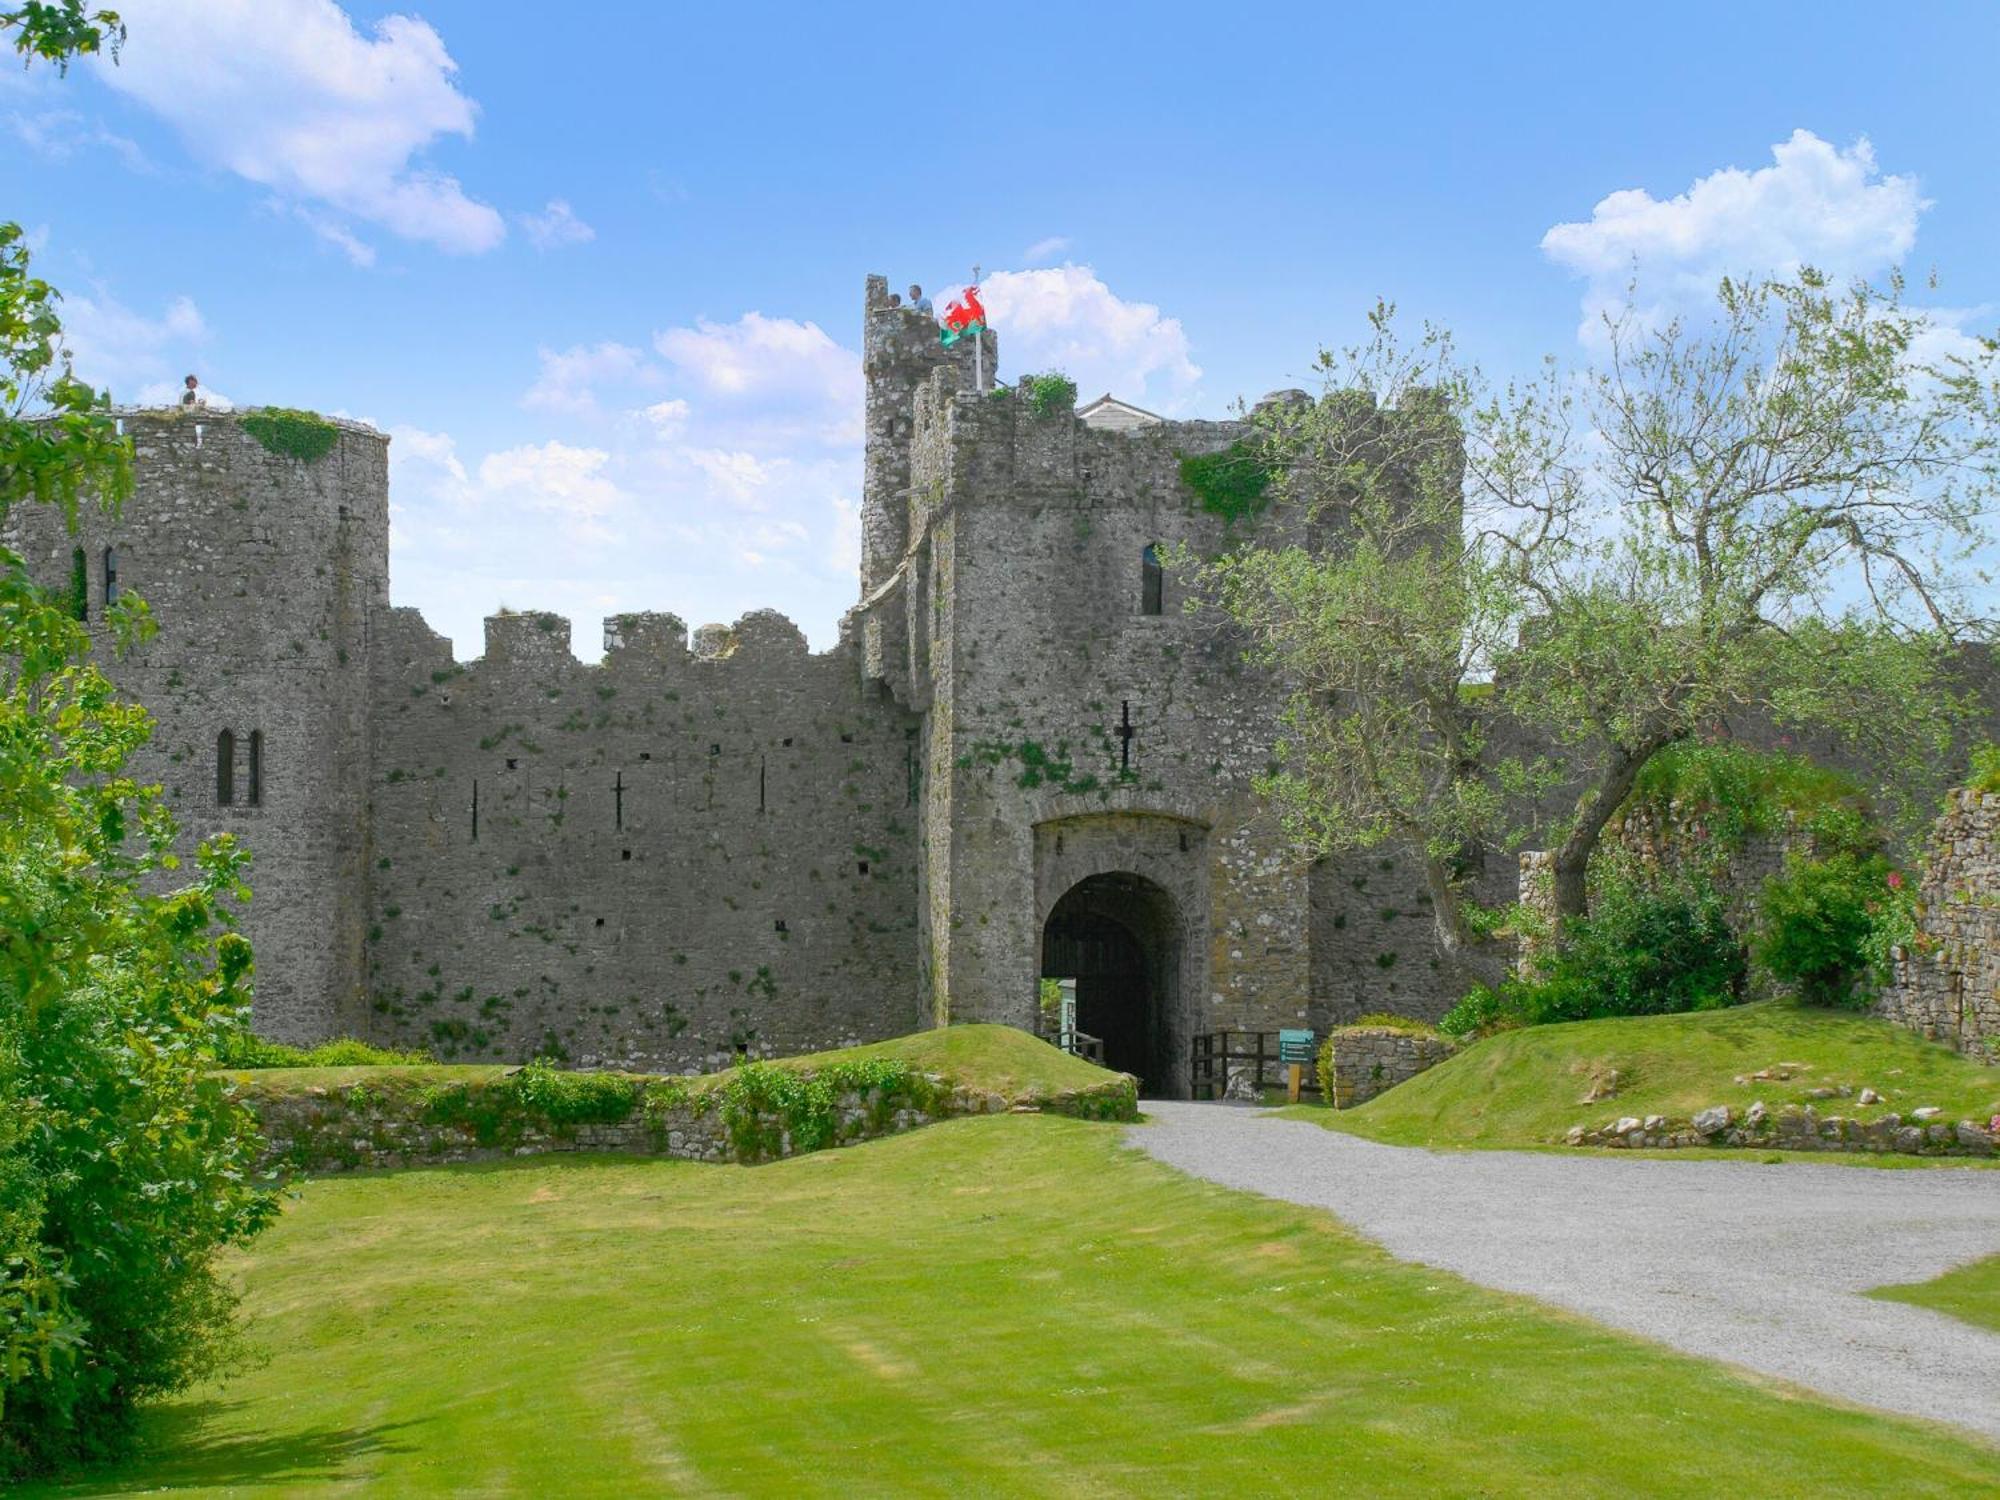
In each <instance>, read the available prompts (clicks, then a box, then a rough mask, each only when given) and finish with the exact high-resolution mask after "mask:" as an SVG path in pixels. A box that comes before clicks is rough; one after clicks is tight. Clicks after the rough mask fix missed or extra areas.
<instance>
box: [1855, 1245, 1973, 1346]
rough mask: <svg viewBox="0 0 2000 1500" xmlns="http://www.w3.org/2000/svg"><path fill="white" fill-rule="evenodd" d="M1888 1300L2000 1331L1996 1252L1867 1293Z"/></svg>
mask: <svg viewBox="0 0 2000 1500" xmlns="http://www.w3.org/2000/svg"><path fill="white" fill-rule="evenodd" d="M1868 1295H1869V1296H1871V1297H1881V1298H1883V1299H1885V1300H1887V1301H1890V1302H1914V1303H1915V1304H1916V1305H1917V1306H1918V1307H1930V1308H1935V1309H1936V1310H1937V1311H1939V1312H1941V1313H1948V1314H1949V1315H1950V1316H1952V1317H1954V1318H1958V1319H1960V1320H1962V1321H1964V1322H1967V1323H1975V1324H1977V1325H1978V1326H1979V1327H1981V1328H1990V1329H1992V1330H1993V1331H1994V1332H1995V1333H2000V1255H1989V1256H1987V1257H1986V1258H1985V1259H1984V1260H1975V1261H1973V1262H1972V1263H1971V1264H1970V1265H1965V1266H1959V1267H1956V1268H1955V1269H1953V1270H1950V1271H1947V1272H1945V1273H1944V1275H1942V1276H1939V1277H1937V1278H1936V1279H1935V1280H1932V1281H1917V1282H1912V1283H1910V1284H1909V1285H1907V1286H1880V1287H1877V1288H1875V1290H1874V1291H1872V1292H1870V1293H1869V1294H1868Z"/></svg>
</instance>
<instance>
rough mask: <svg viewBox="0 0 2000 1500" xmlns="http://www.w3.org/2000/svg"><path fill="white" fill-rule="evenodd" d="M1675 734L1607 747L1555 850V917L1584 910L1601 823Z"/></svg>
mask: <svg viewBox="0 0 2000 1500" xmlns="http://www.w3.org/2000/svg"><path fill="white" fill-rule="evenodd" d="M1678 738H1679V736H1678V735H1670V734H1662V735H1652V736H1648V737H1647V738H1646V739H1645V740H1643V741H1641V742H1640V744H1639V745H1637V746H1636V747H1635V748H1633V749H1630V750H1628V749H1626V748H1625V747H1624V746H1623V745H1614V746H1612V747H1611V757H1610V759H1609V761H1608V762H1607V763H1606V764H1605V768H1604V774H1603V775H1602V776H1601V777H1599V778H1598V782H1597V785H1596V786H1594V787H1592V788H1591V789H1590V791H1589V792H1588V793H1586V794H1585V796H1584V798H1583V801H1582V802H1581V803H1580V804H1579V805H1578V807H1577V811H1576V822H1575V823H1574V824H1573V825H1572V826H1571V828H1570V831H1569V837H1568V838H1566V839H1564V840H1563V841H1562V843H1561V845H1559V846H1558V847H1557V849H1556V851H1555V858H1554V860H1553V861H1552V866H1553V874H1554V883H1555V903H1556V915H1557V916H1558V917H1580V916H1582V915H1583V914H1584V910H1585V907H1586V905H1587V904H1588V903H1587V897H1586V894H1585V891H1586V885H1585V881H1586V878H1587V877H1588V876H1589V874H1590V856H1591V855H1593V854H1595V853H1596V852H1597V842H1598V839H1599V838H1600V837H1601V836H1602V835H1603V833H1604V825H1605V824H1607V823H1609V822H1610V821H1611V818H1612V815H1613V814H1614V813H1616V812H1617V811H1618V809H1619V808H1620V807H1621V806H1622V805H1624V802H1625V799H1626V798H1627V797H1628V796H1630V795H1631V792H1632V784H1633V783H1634V782H1636V781H1637V780H1638V779H1639V773H1640V772H1641V771H1642V770H1644V769H1645V766H1646V762H1647V761H1649V760H1651V759H1652V758H1653V757H1654V756H1655V755H1657V754H1659V752H1660V751H1662V750H1664V749H1665V748H1666V747H1667V746H1668V745H1670V744H1672V743H1673V742H1674V741H1675V740H1676V739H1678Z"/></svg>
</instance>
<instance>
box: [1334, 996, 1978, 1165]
mask: <svg viewBox="0 0 2000 1500" xmlns="http://www.w3.org/2000/svg"><path fill="white" fill-rule="evenodd" d="M1782 1063H1791V1064H1803V1065H1804V1066H1802V1067H1798V1068H1796V1069H1794V1070H1792V1076H1791V1077H1790V1078H1787V1079H1782V1080H1760V1079H1755V1078H1751V1079H1750V1080H1749V1081H1748V1082H1746V1083H1738V1082H1736V1079H1737V1078H1738V1077H1742V1076H1747V1075H1749V1074H1753V1073H1756V1072H1759V1071H1763V1070H1767V1069H1774V1068H1776V1067H1777V1066H1778V1065H1779V1064H1782ZM1614 1075H1615V1077H1614ZM1843 1084H1844V1085H1846V1086H1848V1087H1849V1088H1851V1089H1853V1090H1854V1091H1855V1094H1856V1095H1857V1096H1858V1094H1859V1092H1860V1090H1861V1089H1863V1088H1864V1087H1865V1088H1872V1089H1874V1090H1875V1091H1876V1092H1877V1093H1879V1094H1881V1095H1883V1097H1884V1101H1885V1102H1883V1103H1881V1104H1875V1105H1865V1106H1864V1105H1861V1104H1858V1103H1857V1102H1856V1100H1855V1098H1835V1099H1832V1100H1827V1099H1813V1098H1812V1097H1811V1091H1812V1090H1813V1089H1816V1088H1833V1087H1838V1086H1840V1085H1843ZM1607 1090H1608V1092H1607ZM1592 1093H1596V1094H1598V1095H1599V1096H1600V1097H1599V1098H1597V1099H1596V1100H1595V1101H1594V1102H1590V1103H1585V1102H1584V1100H1585V1097H1586V1096H1587V1095H1590V1094H1592ZM1759 1099H1761V1100H1763V1101H1764V1103H1765V1105H1766V1106H1767V1107H1768V1108H1770V1109H1773V1110H1775V1109H1777V1108H1778V1107H1779V1106H1780V1105H1783V1104H1792V1103H1799V1104H1806V1103H1810V1104H1813V1105H1814V1106H1815V1107H1816V1108H1818V1109H1819V1110H1820V1111H1821V1113H1827V1114H1831V1113H1838V1114H1842V1115H1846V1116H1848V1117H1849V1118H1853V1119H1872V1118H1875V1117H1876V1116H1878V1115H1882V1114H1888V1113H1891V1112H1894V1113H1897V1114H1901V1115H1902V1116H1904V1117H1905V1118H1906V1119H1907V1118H1908V1116H1909V1113H1910V1111H1911V1110H1912V1109H1916V1108H1920V1107H1921V1106H1924V1105H1936V1106H1937V1107H1938V1108H1940V1109H1941V1110H1943V1111H1944V1116H1943V1117H1944V1118H1945V1119H1947V1120H1959V1119H1981V1120H1983V1119H1986V1118H1988V1117H1989V1116H1991V1115H1993V1114H1995V1113H2000V1068H1993V1067H1985V1066H1981V1065H1980V1064H1978V1063H1975V1062H1971V1061H1969V1060H1968V1059H1966V1058H1965V1057H1962V1056H1961V1055H1959V1054H1958V1053H1956V1052H1953V1051H1952V1050H1951V1049H1950V1048H1948V1047H1942V1046H1939V1045H1938V1044H1936V1043H1934V1042H1927V1041H1925V1040H1923V1039H1922V1038H1921V1037H1918V1036H1916V1035H1915V1034H1913V1033H1911V1032H1908V1031H1905V1030H1903V1029H1902V1028H1901V1027H1899V1026H1892V1025H1890V1024H1889V1023H1888V1022H1887V1021H1878V1020H1876V1019H1874V1018H1873V1017H1871V1016H1859V1015H1851V1014H1847V1013H1845V1012H1840V1011H1828V1010H1815V1009H1809V1008H1805V1007H1800V1006H1794V1005H1788V1004H1785V1003H1782V1002H1779V1001H1765V1002H1762V1003H1759V1004H1756V1005H1741V1006H1736V1007H1733V1008H1731V1009H1728V1010H1712V1011H1697V1012H1694V1013H1692V1014H1688V1015H1678V1016H1625V1017H1617V1018H1614V1019H1610V1020H1601V1021H1574V1022H1570V1023H1567V1024H1565V1025H1558V1026H1531V1027H1527V1028H1524V1029H1523V1030H1520V1031H1506V1032H1501V1033H1500V1034H1499V1035H1497V1036H1492V1037H1488V1038H1487V1039H1486V1040H1485V1041H1482V1042H1478V1043H1476V1044H1474V1045H1473V1046H1471V1047H1468V1048H1467V1049H1466V1050H1465V1051H1463V1052H1461V1053H1459V1054H1458V1056H1456V1057H1454V1058H1452V1059H1451V1060H1450V1061H1449V1062H1446V1063H1441V1064H1439V1065H1438V1066H1437V1067H1435V1068H1432V1069H1431V1070H1430V1071H1429V1072H1427V1073H1422V1074H1419V1075H1418V1076H1417V1077H1416V1078H1413V1079H1411V1080H1410V1081H1409V1082H1408V1083H1405V1084H1401V1085H1399V1086H1398V1087H1396V1088H1393V1089H1390V1090H1389V1091H1388V1092H1387V1093H1385V1094H1381V1095H1379V1096H1377V1097H1376V1098H1374V1099H1371V1100H1370V1101H1369V1102H1368V1103H1366V1104H1363V1105H1361V1106H1359V1107H1358V1108H1355V1109H1350V1110H1343V1111H1340V1112H1339V1113H1338V1114H1334V1113H1333V1112H1330V1111H1315V1112H1314V1117H1315V1118H1317V1119H1319V1120H1320V1121H1321V1122H1322V1123H1327V1124H1332V1125H1335V1126H1336V1127H1337V1128H1339V1129H1342V1130H1348V1131H1352V1132H1354V1133H1355V1134H1358V1135H1365V1136H1368V1137H1370V1138H1371V1139H1374V1140H1379V1141H1388V1142H1391V1143H1393V1144H1397V1145H1411V1146H1539V1145H1549V1144H1552V1143H1554V1142H1559V1141H1560V1140H1561V1139H1562V1137H1563V1133H1564V1132H1565V1131H1567V1130H1568V1129H1569V1128H1570V1126H1572V1125H1587V1126H1598V1125H1602V1124H1603V1123H1605V1121H1606V1120H1608V1119H1610V1118H1612V1117H1613V1116H1617V1115H1639V1116H1645V1115H1649V1114H1659V1115H1667V1116H1670V1117H1679V1118H1683V1119H1684V1118H1686V1117H1688V1116H1690V1115H1692V1114H1693V1113H1694V1112H1695V1111H1696V1110H1700V1109H1705V1108H1707V1107H1708V1106H1709V1105H1712V1104H1727V1105H1729V1106H1730V1107H1731V1108H1732V1109H1734V1110H1736V1111H1737V1112H1739V1113H1740V1112H1741V1111H1742V1110H1744V1109H1745V1108H1747V1107H1748V1106H1749V1105H1750V1104H1751V1103H1753V1102H1754V1101H1756V1100H1759Z"/></svg>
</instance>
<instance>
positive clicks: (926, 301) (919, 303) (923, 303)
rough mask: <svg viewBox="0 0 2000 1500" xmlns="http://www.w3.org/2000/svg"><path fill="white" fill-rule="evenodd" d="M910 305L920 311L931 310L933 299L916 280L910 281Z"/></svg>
mask: <svg viewBox="0 0 2000 1500" xmlns="http://www.w3.org/2000/svg"><path fill="white" fill-rule="evenodd" d="M910 306H912V307H914V308H915V309H916V310H917V311H918V312H920V313H927V312H929V311H931V299H930V298H928V297H926V296H925V295H924V289H923V288H922V287H920V286H918V285H917V284H916V283H915V282H914V281H913V282H911V283H910Z"/></svg>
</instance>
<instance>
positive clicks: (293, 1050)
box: [216, 1029, 437, 1068]
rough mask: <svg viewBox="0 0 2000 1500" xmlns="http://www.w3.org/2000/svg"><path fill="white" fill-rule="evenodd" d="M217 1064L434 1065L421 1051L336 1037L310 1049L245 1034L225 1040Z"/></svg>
mask: <svg viewBox="0 0 2000 1500" xmlns="http://www.w3.org/2000/svg"><path fill="white" fill-rule="evenodd" d="M216 1060H217V1061H218V1062H219V1063H220V1064H221V1065H222V1066H223V1067H225V1068H413V1067H422V1066H425V1065H427V1064H430V1063H433V1062H436V1061H437V1059H436V1058H434V1057H432V1056H431V1055H430V1053H428V1052H425V1051H422V1050H420V1049H419V1050H412V1051H398V1050H396V1049H395V1048H391V1047H376V1046H371V1045H370V1044H369V1043H367V1042H360V1041H356V1040H355V1039H354V1038H353V1037H337V1038H335V1039H334V1040H333V1041H330V1042H321V1043H319V1044H318V1045H316V1046H312V1047H294V1046H291V1045H289V1044H287V1043H285V1042H270V1041H266V1040H264V1039H263V1038H262V1037H260V1036H256V1035H254V1034H253V1033H252V1032H250V1031H248V1030H247V1029H246V1030H239V1031H235V1032H232V1033H231V1034H230V1035H229V1036H227V1037H225V1038H224V1039H223V1042H222V1046H221V1048H220V1049H219V1052H218V1055H217V1058H216Z"/></svg>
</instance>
